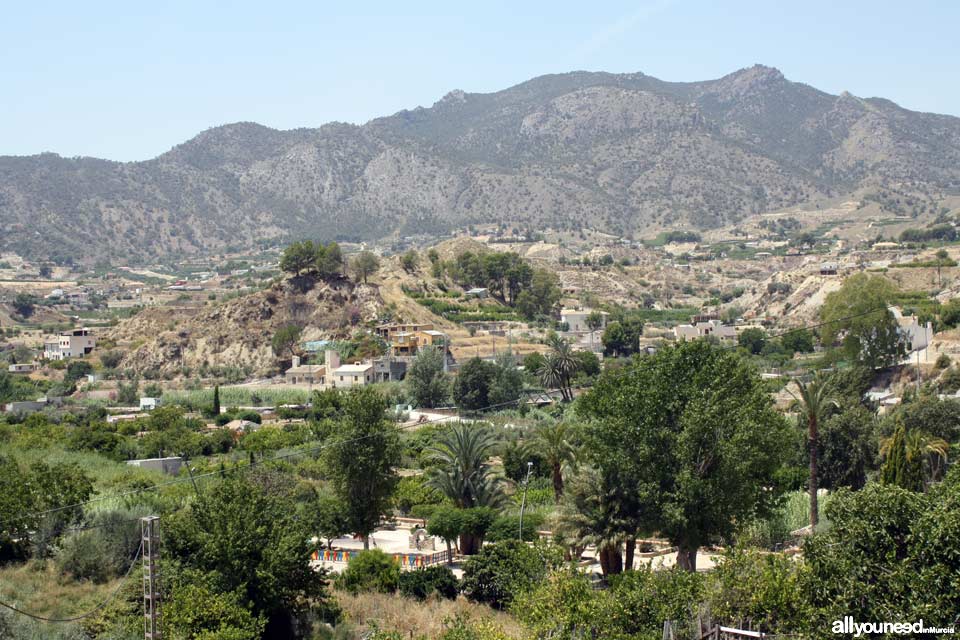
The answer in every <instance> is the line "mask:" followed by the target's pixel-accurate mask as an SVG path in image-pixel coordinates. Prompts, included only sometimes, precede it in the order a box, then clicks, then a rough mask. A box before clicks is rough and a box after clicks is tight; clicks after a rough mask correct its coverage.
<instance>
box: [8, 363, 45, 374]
mask: <svg viewBox="0 0 960 640" xmlns="http://www.w3.org/2000/svg"><path fill="white" fill-rule="evenodd" d="M39 368H40V365H38V364H37V363H36V362H22V363H14V364H12V365H10V366H9V367H7V373H33V372H34V371H36V370H37V369H39Z"/></svg>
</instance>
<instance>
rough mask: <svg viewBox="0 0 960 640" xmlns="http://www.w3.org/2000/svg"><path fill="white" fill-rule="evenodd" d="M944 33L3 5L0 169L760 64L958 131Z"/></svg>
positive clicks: (654, 4)
mask: <svg viewBox="0 0 960 640" xmlns="http://www.w3.org/2000/svg"><path fill="white" fill-rule="evenodd" d="M200 5H203V6H200ZM228 5H232V6H229V7H228ZM958 25H960V2H953V1H951V0H940V1H939V2H937V1H927V0H912V1H911V2H903V1H902V0H901V1H884V0H872V1H869V2H860V1H845V0H831V1H821V0H806V1H804V2H785V1H783V2H781V1H779V0H764V1H756V2H746V1H745V2H736V1H733V0H731V1H729V2H719V1H711V2H696V1H692V0H677V1H669V0H654V1H650V2H582V1H580V2H561V1H557V0H552V1H550V2H523V1H514V2H498V1H495V0H485V1H482V2H450V1H449V0H447V1H446V2H419V3H411V2H403V3H400V2H389V3H388V2H383V3H379V2H377V3H375V2H356V1H354V2H349V3H347V2H338V3H331V2H322V1H321V2H317V1H314V2H307V1H304V2H284V1H281V0H274V1H272V2H263V1H260V2H233V3H227V2H216V3H215V2H200V1H197V0H195V1H193V2H163V1H158V2H136V1H133V2H131V1H130V0H125V1H124V2H101V1H97V0H91V1H90V2H75V1H72V2H8V3H6V6H5V8H4V12H3V18H2V21H0V87H2V92H0V155H6V154H16V155H21V154H31V153H38V152H41V151H55V152H57V153H60V154H61V155H65V156H73V155H91V156H99V157H105V158H110V159H115V160H137V159H146V158H150V157H153V156H155V155H157V154H159V153H162V152H164V151H166V150H167V149H169V148H170V147H171V146H173V145H175V144H177V143H180V142H182V141H184V140H186V139H188V138H190V137H192V136H193V135H195V134H196V133H198V132H200V131H202V130H203V129H206V128H209V127H211V126H215V125H219V124H223V123H227V122H235V121H239V120H253V121H256V122H260V123H263V124H266V125H269V126H272V127H278V128H285V129H286V128H293V127H312V126H318V125H320V124H323V123H325V122H328V121H330V120H341V121H347V122H355V123H363V122H365V121H367V120H369V119H370V118H373V117H376V116H380V115H387V114H391V113H394V112H396V111H398V110H400V109H404V108H413V107H416V106H418V105H422V106H429V105H431V104H433V102H435V101H436V100H438V99H439V98H440V97H441V96H443V94H445V93H446V92H447V91H450V90H451V89H463V90H465V91H483V92H486V91H493V90H497V89H502V88H505V87H508V86H510V85H512V84H516V83H518V82H522V81H524V80H527V79H529V78H531V77H534V76H537V75H540V74H544V73H557V72H565V71H571V70H576V69H587V70H602V71H613V72H632V71H642V72H644V73H647V74H650V75H653V76H656V77H658V78H662V79H664V80H703V79H708V78H716V77H719V76H722V75H724V74H726V73H729V72H731V71H734V70H735V69H738V68H741V67H745V66H749V65H752V64H754V63H758V62H759V63H763V64H767V65H771V66H775V67H777V68H779V69H780V70H781V71H783V73H784V74H785V75H786V76H787V77H788V78H790V79H791V80H795V81H800V82H805V83H807V84H811V85H813V86H816V87H818V88H820V89H823V90H825V91H829V92H831V93H839V92H840V91H843V90H848V91H850V92H851V93H854V94H856V95H859V96H863V97H869V96H883V97H886V98H890V99H892V100H894V101H896V102H898V103H900V104H901V105H903V106H905V107H907V108H910V109H917V110H922V111H935V112H940V113H950V114H953V115H960V44H958V38H957V35H956V31H957V26H958Z"/></svg>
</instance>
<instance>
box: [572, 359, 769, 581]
mask: <svg viewBox="0 0 960 640" xmlns="http://www.w3.org/2000/svg"><path fill="white" fill-rule="evenodd" d="M580 403H581V407H580V411H581V413H582V414H583V416H584V417H585V418H588V419H589V422H588V423H587V424H586V425H585V428H584V436H585V439H586V443H585V444H586V446H585V450H587V451H589V453H590V456H591V458H593V460H592V461H593V463H594V464H595V465H596V466H597V468H598V469H599V470H600V471H601V473H602V474H603V475H604V476H608V477H615V478H617V479H618V480H617V481H618V482H619V483H623V486H629V487H631V488H632V491H633V496H634V499H635V501H636V507H635V508H634V509H631V511H633V512H634V514H635V515H636V517H637V518H638V519H640V518H642V521H643V522H644V523H645V525H646V526H648V527H649V528H651V529H654V530H657V531H660V532H661V533H662V534H663V535H664V536H665V537H667V538H668V539H669V540H670V541H671V542H672V543H673V544H674V545H676V546H677V547H678V549H679V555H678V564H679V565H680V566H681V567H683V568H685V569H688V570H694V569H695V568H696V553H697V549H698V548H699V547H700V546H702V545H703V544H707V543H708V542H709V541H710V540H714V539H717V538H718V537H721V536H729V535H731V534H732V532H733V530H734V528H735V526H736V523H737V522H741V521H744V520H747V519H749V518H750V517H754V516H757V515H762V514H766V513H769V511H770V509H771V508H772V507H773V505H774V504H775V501H776V498H777V495H778V491H779V490H780V487H778V486H777V484H776V482H775V477H776V472H777V470H778V469H779V467H780V464H781V455H782V453H781V451H782V447H781V443H782V442H784V441H785V440H786V439H787V432H788V428H787V426H786V423H785V421H784V419H783V417H782V416H781V415H780V414H779V413H778V412H777V411H776V410H775V409H774V407H773V406H772V403H771V400H770V397H769V395H768V394H767V393H766V391H765V388H764V385H763V383H762V381H761V380H760V378H759V376H758V375H757V373H756V371H755V370H753V369H752V368H751V367H750V366H749V365H747V364H746V363H744V362H743V361H742V360H741V359H740V357H739V356H737V355H736V354H735V353H731V352H729V351H726V350H724V349H722V348H720V347H718V346H715V345H713V344H711V343H709V342H707V341H704V340H696V341H693V342H683V343H681V344H679V345H676V346H672V347H668V348H665V349H662V350H660V351H659V352H658V353H657V354H655V355H653V356H650V357H647V358H642V359H639V360H636V361H634V362H632V363H630V364H629V365H627V366H625V367H622V368H619V369H617V370H612V371H607V372H604V374H602V375H601V377H600V379H599V381H598V382H597V384H596V386H594V388H593V389H592V390H591V391H590V392H588V393H587V394H585V395H584V396H583V397H582V398H581V399H580Z"/></svg>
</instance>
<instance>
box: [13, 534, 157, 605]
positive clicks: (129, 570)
mask: <svg viewBox="0 0 960 640" xmlns="http://www.w3.org/2000/svg"><path fill="white" fill-rule="evenodd" d="M142 552H143V543H142V542H141V543H140V547H139V548H138V549H137V554H136V555H135V556H134V557H133V561H131V562H130V566H129V567H128V568H127V572H126V573H125V574H124V575H123V578H121V579H120V584H118V585H117V588H116V589H114V590H113V592H112V593H110V595H109V596H107V599H106V600H104V601H103V602H101V603H100V604H98V605H97V606H95V607H94V608H93V609H91V610H90V611H87V612H86V613H82V614H80V615H78V616H73V617H70V618H47V617H45V616H39V615H37V614H35V613H30V612H29V611H24V610H22V609H18V608H17V607H15V606H13V605H11V604H7V603H6V602H3V601H0V607H5V608H7V609H9V610H10V611H13V612H14V613H19V614H20V615H24V616H27V617H28V618H33V619H34V620H39V621H40V622H58V623H60V622H76V621H77V620H83V619H84V618H89V617H90V616H92V615H93V614H95V613H96V612H98V611H100V610H101V609H103V608H104V607H106V606H107V605H108V604H110V603H111V602H112V601H113V599H114V598H116V597H117V594H119V593H120V589H121V588H122V587H123V585H124V583H125V582H126V581H127V578H129V577H130V574H131V573H132V572H133V568H134V567H135V566H137V560H139V559H140V554H141V553H142Z"/></svg>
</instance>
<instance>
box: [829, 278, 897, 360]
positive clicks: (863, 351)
mask: <svg viewBox="0 0 960 640" xmlns="http://www.w3.org/2000/svg"><path fill="white" fill-rule="evenodd" d="M896 293H897V288H896V286H895V285H894V284H893V283H892V282H890V281H889V280H887V279H886V278H884V277H883V276H879V275H873V274H867V273H858V274H855V275H852V276H850V277H849V278H847V279H846V280H844V282H843V286H842V287H840V289H839V290H838V291H834V292H832V293H830V294H828V295H827V298H826V300H825V301H824V303H823V306H822V307H821V308H820V319H821V322H822V323H823V326H822V327H821V329H820V340H821V342H823V344H824V345H825V346H828V345H834V344H837V343H839V344H840V346H841V349H842V352H843V354H844V355H845V356H846V357H847V358H848V359H850V360H853V361H855V362H857V363H858V364H862V365H864V366H866V367H870V368H873V369H876V368H880V367H888V366H890V365H893V364H895V363H896V362H897V361H899V360H900V359H901V358H903V356H904V354H905V353H906V345H905V344H904V341H903V339H902V337H901V335H900V330H899V326H898V324H897V321H896V319H895V318H894V317H893V313H892V312H891V311H890V310H889V309H888V308H887V307H888V305H890V304H891V303H892V302H893V300H894V297H895V295H896Z"/></svg>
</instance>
